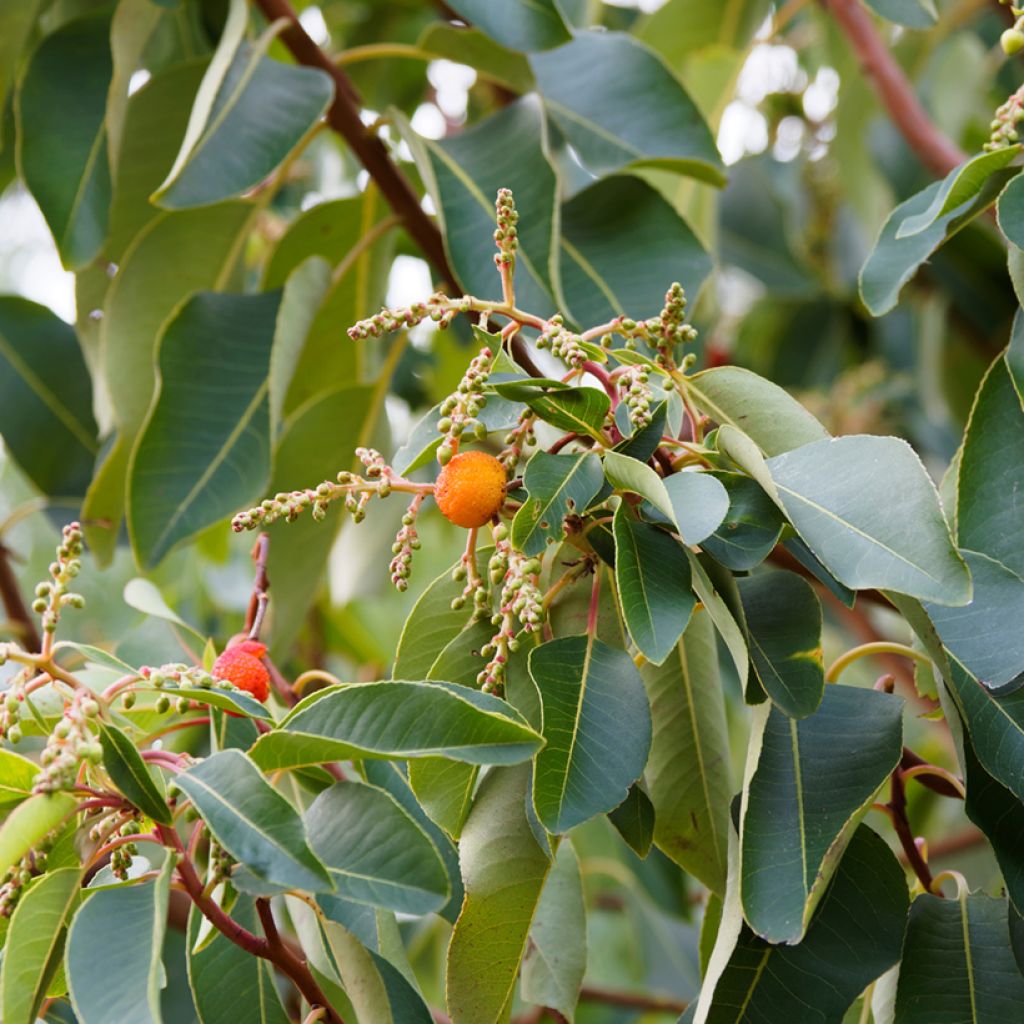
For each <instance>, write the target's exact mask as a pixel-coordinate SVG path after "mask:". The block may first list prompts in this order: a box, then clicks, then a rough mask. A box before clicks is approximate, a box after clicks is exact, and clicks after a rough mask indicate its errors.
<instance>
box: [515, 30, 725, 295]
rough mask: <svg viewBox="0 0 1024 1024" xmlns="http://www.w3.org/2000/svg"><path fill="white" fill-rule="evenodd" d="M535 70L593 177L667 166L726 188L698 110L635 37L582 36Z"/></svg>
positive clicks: (540, 58)
mask: <svg viewBox="0 0 1024 1024" xmlns="http://www.w3.org/2000/svg"><path fill="white" fill-rule="evenodd" d="M530 63H531V64H532V66H533V73H534V75H535V76H536V78H537V86H538V88H539V90H540V93H541V95H542V96H543V97H544V103H545V105H546V106H547V108H548V111H549V112H550V114H551V117H552V119H553V120H554V121H555V123H556V124H557V125H558V127H559V128H560V129H561V130H562V132H563V133H564V134H565V137H566V138H567V139H568V141H569V143H570V144H571V145H572V146H573V148H574V149H575V150H576V152H577V153H578V154H579V157H580V159H581V161H582V162H583V164H584V165H585V166H586V167H587V168H588V169H589V170H590V171H592V172H593V173H595V174H607V173H608V172H611V171H617V170H620V169H622V168H624V167H637V166H639V167H662V168H665V169H668V170H673V171H677V172H679V173H681V174H687V175H690V176H692V177H695V178H699V179H701V180H703V181H708V182H711V184H713V185H721V184H724V182H725V176H724V174H723V169H722V160H721V157H720V156H719V154H718V150H717V148H716V147H715V141H714V138H713V137H712V135H711V131H710V130H709V128H708V126H707V125H706V124H705V122H704V119H703V118H702V117H701V115H700V111H699V110H698V109H697V107H696V105H695V104H694V102H693V100H692V99H691V98H690V96H689V94H688V93H687V92H686V90H685V89H684V88H683V86H682V84H681V83H680V82H679V81H678V79H676V78H675V76H674V75H673V74H672V72H671V71H670V70H669V69H668V67H667V66H666V65H665V64H664V62H663V61H662V59H661V58H660V57H659V56H658V55H657V54H656V53H654V52H653V51H652V50H649V49H648V48H647V47H646V46H645V45H644V44H643V43H641V42H639V41H638V40H636V39H634V38H633V37H632V36H628V35H625V34H624V33H620V32H600V33H598V32H582V33H580V34H579V35H577V36H576V38H575V39H574V40H573V41H572V42H571V43H569V44H568V45H567V46H562V47H559V49H558V50H555V51H552V52H550V53H543V54H536V55H534V56H533V57H532V58H531V60H530ZM611 67H614V68H615V74H614V75H609V74H608V69H609V68H611ZM668 283H669V284H671V282H668Z"/></svg>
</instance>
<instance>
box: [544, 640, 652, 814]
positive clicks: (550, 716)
mask: <svg viewBox="0 0 1024 1024" xmlns="http://www.w3.org/2000/svg"><path fill="white" fill-rule="evenodd" d="M529 666H530V675H531V676H532V677H533V680H534V682H535V683H536V684H537V688H538V689H539V690H540V695H541V701H542V704H543V718H544V728H543V732H544V739H545V741H546V744H547V745H546V746H545V747H544V749H543V750H542V751H541V752H540V753H539V754H538V755H537V758H536V767H535V772H534V780H533V802H534V806H535V807H536V809H537V816H538V818H539V819H540V821H541V824H542V825H543V826H544V827H545V828H546V829H547V830H548V831H549V832H566V831H568V830H569V829H570V828H572V827H573V826H574V825H578V824H580V823H581V822H584V821H587V820H588V819H589V818H592V817H593V816H594V815H595V814H601V813H603V812H606V811H610V810H612V809H613V808H615V807H617V806H618V805H619V804H620V803H622V801H623V800H624V799H625V798H626V796H627V794H628V792H629V787H630V786H631V785H632V784H633V783H634V782H636V780H637V779H638V778H639V777H640V775H641V774H642V773H643V770H644V766H645V765H646V763H647V755H648V752H649V751H650V746H651V712H650V708H649V706H648V704H647V695H646V693H645V692H644V688H643V682H642V680H641V679H640V674H639V673H638V672H637V670H636V666H635V665H634V664H633V660H632V658H630V657H629V655H628V654H627V653H626V652H625V651H623V650H616V649H615V648H613V647H609V646H608V645H607V644H605V643H603V642H602V641H600V640H597V639H596V638H594V637H592V636H589V635H584V636H567V637H561V638H559V639H557V640H551V641H549V642H548V643H546V644H542V645H541V646H540V647H537V648H535V649H534V650H533V651H531V652H530V661H529Z"/></svg>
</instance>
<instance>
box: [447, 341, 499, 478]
mask: <svg viewBox="0 0 1024 1024" xmlns="http://www.w3.org/2000/svg"><path fill="white" fill-rule="evenodd" d="M493 365H494V352H493V351H492V350H491V349H490V348H489V347H487V346H485V347H484V348H482V349H480V351H479V352H478V353H477V354H476V355H475V356H474V357H473V358H472V359H471V360H470V363H469V366H467V367H466V372H465V373H464V374H463V377H462V380H460V381H459V386H458V387H457V388H456V389H455V391H453V392H452V393H451V394H450V395H449V396H448V397H447V398H446V399H445V400H444V401H443V402H442V403H441V418H440V419H439V420H438V421H437V431H438V433H439V434H443V435H444V437H445V439H444V441H443V442H442V444H441V447H440V448H439V449H438V451H437V461H438V462H440V463H441V465H442V466H444V465H447V464H448V463H449V462H451V460H452V456H454V455H455V453H456V452H457V451H458V450H459V441H460V440H461V439H462V435H463V434H464V433H466V432H467V431H469V432H471V433H472V435H473V436H474V437H475V438H476V439H477V440H478V441H482V440H483V439H484V438H485V437H486V436H487V428H486V427H485V426H484V425H483V424H482V423H481V422H480V421H479V420H478V419H477V418H476V417H477V416H479V415H480V410H481V409H483V407H484V404H485V403H486V401H487V396H486V395H485V394H484V386H485V385H486V383H487V380H488V378H489V377H490V375H491V367H492V366H493Z"/></svg>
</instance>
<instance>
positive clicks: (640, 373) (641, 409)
mask: <svg viewBox="0 0 1024 1024" xmlns="http://www.w3.org/2000/svg"><path fill="white" fill-rule="evenodd" d="M649 381H650V373H649V372H648V369H647V367H646V366H630V367H628V368H626V369H625V370H624V371H623V373H622V375H621V376H620V377H619V379H618V382H617V383H618V386H619V393H620V394H621V395H622V401H623V402H625V403H626V408H627V409H628V410H629V422H630V423H632V424H633V429H634V430H642V429H643V428H644V427H646V426H647V425H648V424H649V423H650V422H651V415H652V414H651V403H652V401H653V398H654V392H653V391H652V390H651V385H650V384H649V383H648V382H649Z"/></svg>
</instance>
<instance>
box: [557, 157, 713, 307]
mask: <svg viewBox="0 0 1024 1024" xmlns="http://www.w3.org/2000/svg"><path fill="white" fill-rule="evenodd" d="M559 244H560V246H561V262H560V268H561V277H562V291H563V293H564V295H565V301H566V305H567V308H568V312H569V314H570V315H571V317H572V319H573V320H574V321H575V322H576V323H577V324H581V325H585V326H589V325H591V324H600V323H604V322H605V321H608V320H611V319H613V318H614V317H616V316H630V317H632V318H633V319H635V320H639V319H642V318H644V317H649V316H654V315H655V314H656V313H658V312H659V311H660V310H661V308H662V306H663V305H664V303H665V292H666V290H667V289H668V287H669V285H671V284H672V282H673V281H678V282H679V283H680V284H681V285H682V286H683V287H684V288H685V289H686V294H687V295H689V296H691V297H692V298H696V296H697V295H698V294H699V293H700V290H701V286H702V285H703V284H704V281H705V280H706V279H707V276H708V274H709V273H710V272H711V257H710V256H709V255H708V254H707V252H706V251H705V249H704V247H703V246H702V245H701V243H700V241H699V240H698V239H697V237H696V236H695V235H694V233H693V231H692V230H691V229H690V226H689V225H688V224H687V223H686V221H685V220H683V218H682V217H680V216H679V214H678V212H677V211H676V210H675V208H674V207H673V206H672V205H671V204H670V203H668V202H666V200H665V199H664V198H663V197H662V196H661V195H660V193H658V192H657V191H656V190H655V189H653V188H651V186H650V185H648V184H647V183H646V182H644V181H641V180H640V179H639V178H634V177H632V176H613V177H610V178H603V179H602V180H601V181H598V182H595V183H594V184H593V185H591V186H590V187H589V188H585V189H583V191H582V192H578V193H576V195H574V196H573V197H572V199H570V200H569V201H568V202H567V203H565V204H564V205H563V207H562V233H561V238H560V241H559Z"/></svg>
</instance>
